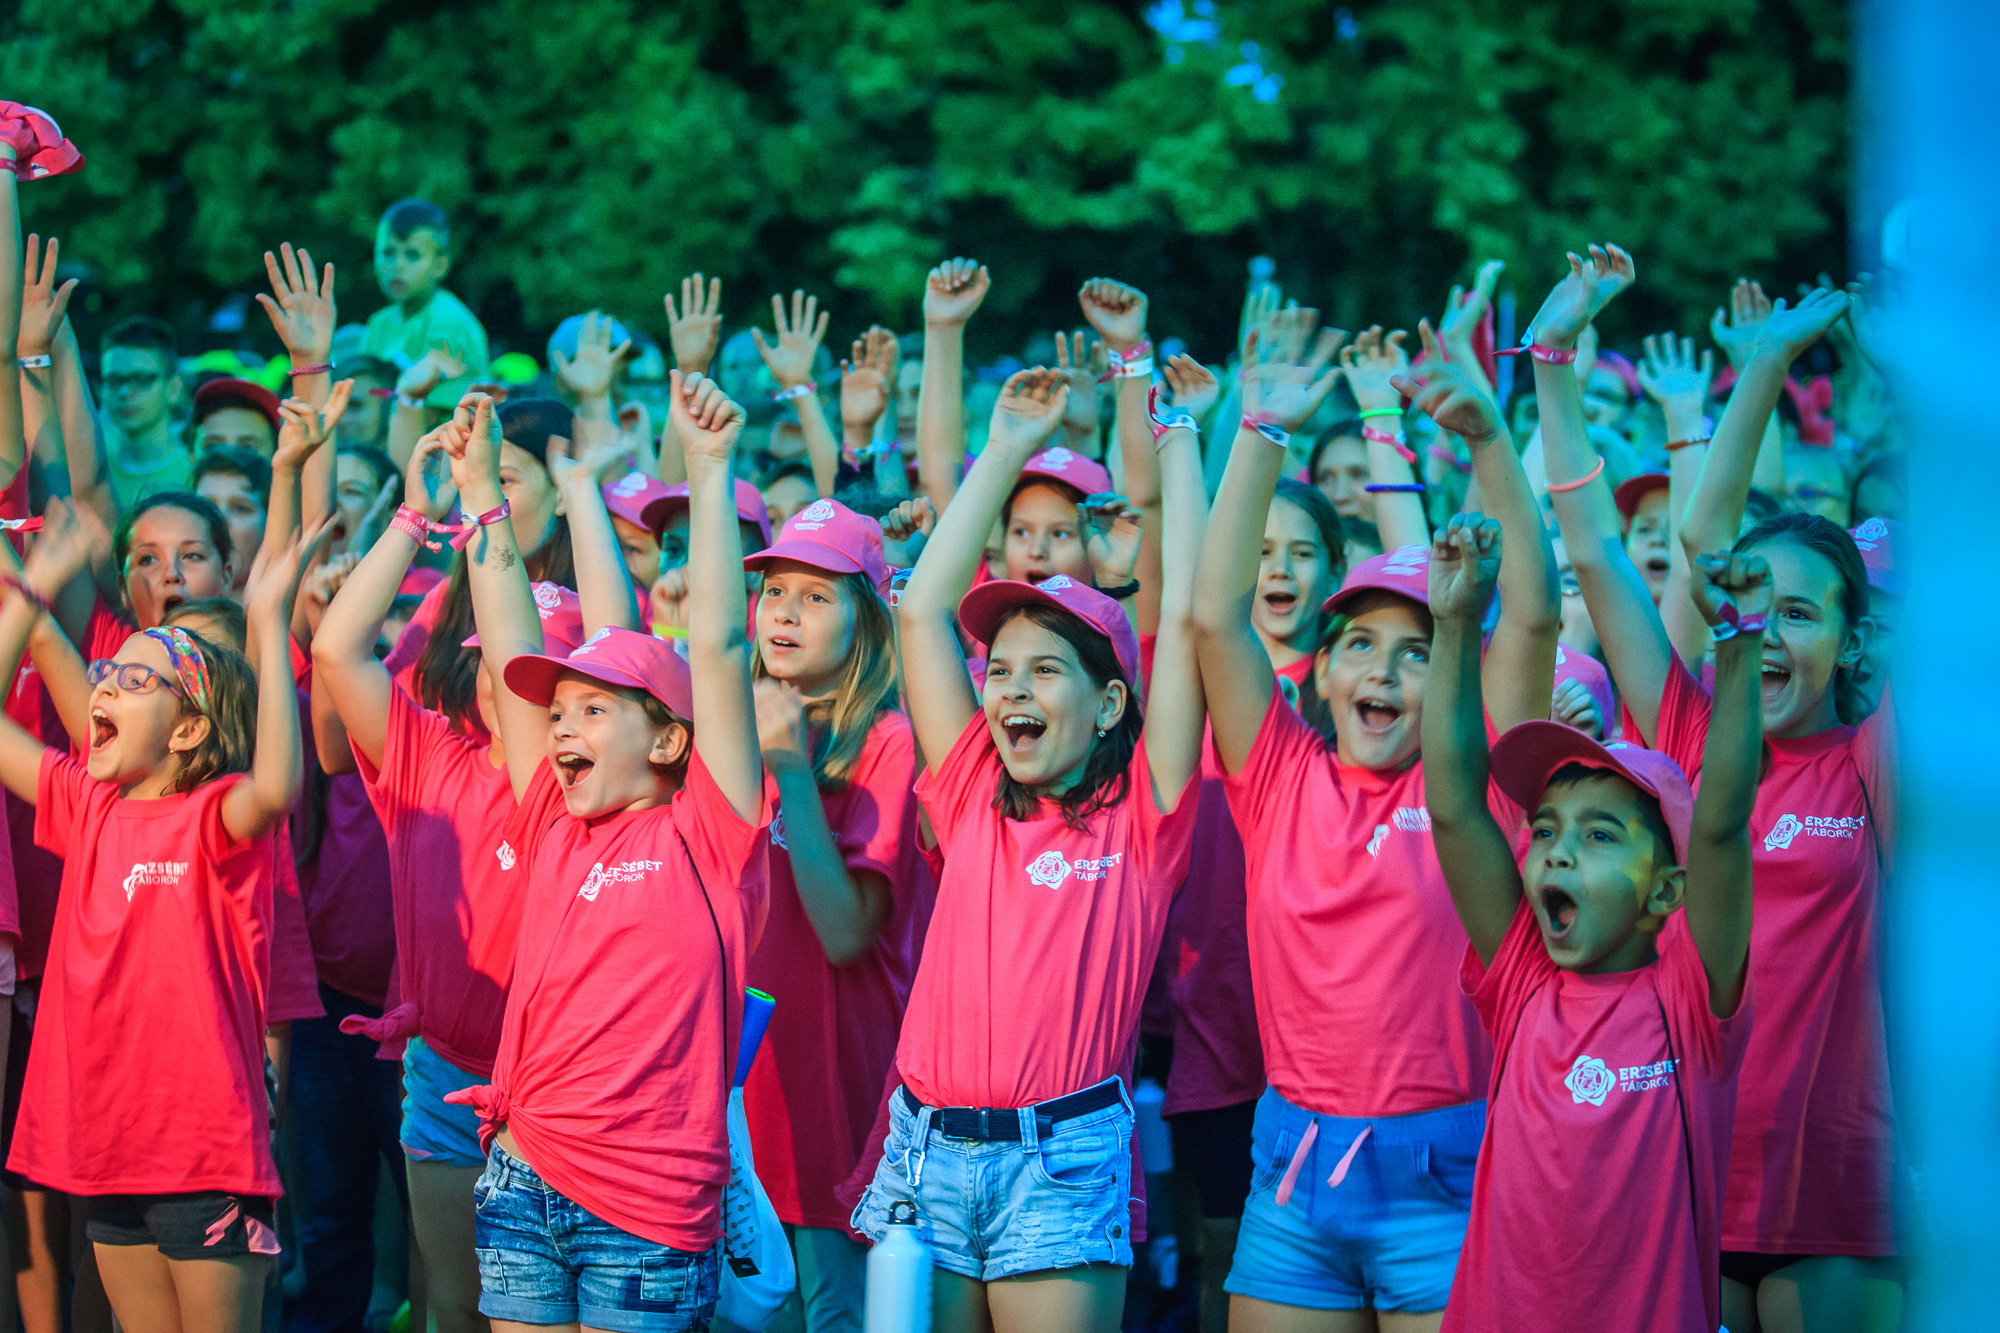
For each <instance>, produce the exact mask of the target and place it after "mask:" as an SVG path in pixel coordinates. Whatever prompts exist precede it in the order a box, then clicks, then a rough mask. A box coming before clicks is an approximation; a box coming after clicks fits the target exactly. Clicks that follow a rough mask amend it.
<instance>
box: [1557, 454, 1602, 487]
mask: <svg viewBox="0 0 2000 1333" xmlns="http://www.w3.org/2000/svg"><path fill="white" fill-rule="evenodd" d="M1603 473H1604V460H1603V459H1602V458H1600V459H1598V460H1597V466H1596V467H1594V468H1592V469H1591V470H1590V471H1588V472H1586V473H1584V474H1583V475H1582V476H1580V477H1578V478H1577V479H1576V480H1575V481H1565V482H1561V483H1557V482H1553V481H1552V482H1550V483H1549V494H1550V495H1562V494H1564V493H1565V492H1568V491H1577V490H1582V489H1583V488H1584V487H1585V486H1588V485H1590V483H1591V482H1593V481H1596V480H1597V479H1598V477H1600V476H1602V475H1603Z"/></svg>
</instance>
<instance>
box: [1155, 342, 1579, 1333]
mask: <svg viewBox="0 0 2000 1333" xmlns="http://www.w3.org/2000/svg"><path fill="white" fill-rule="evenodd" d="M1422 333H1423V337H1424V343H1425V348H1426V351H1427V352H1428V353H1429V355H1428V356H1427V357H1426V359H1425V364H1424V365H1423V366H1422V367H1420V368H1419V369H1418V370H1417V371H1416V372H1415V373H1413V374H1394V375H1389V374H1383V372H1382V370H1381V363H1382V362H1384V361H1385V360H1391V361H1393V362H1394V364H1395V365H1396V366H1397V367H1402V366H1406V365H1407V362H1406V361H1405V360H1404V359H1403V358H1402V356H1401V351H1400V348H1398V347H1397V346H1396V343H1397V339H1396V338H1394V337H1393V336H1392V337H1391V338H1389V339H1387V340H1383V339H1381V338H1380V336H1379V332H1376V333H1375V334H1373V335H1371V336H1369V337H1367V338H1366V339H1365V341H1364V345H1363V347H1362V349H1361V351H1360V353H1359V354H1354V349H1349V352H1350V354H1349V355H1348V356H1346V357H1344V358H1343V362H1342V368H1341V369H1339V370H1329V371H1326V372H1325V373H1324V374H1321V373H1320V372H1321V371H1322V369H1323V368H1324V367H1325V366H1326V364H1327V362H1328V361H1329V359H1330V358H1331V356H1332V353H1333V351H1334V349H1335V347H1336V346H1337V344H1338V338H1337V335H1335V334H1331V333H1329V334H1327V335H1323V337H1322V339H1321V343H1320V346H1319V348H1318V350H1317V351H1316V352H1315V354H1314V356H1313V357H1312V359H1311V360H1309V361H1307V362H1306V363H1305V364H1304V365H1303V366H1294V365H1286V364H1282V363H1280V362H1277V361H1275V360H1273V359H1272V358H1271V356H1270V354H1269V353H1268V352H1267V351H1263V350H1262V349H1253V354H1252V356H1251V358H1250V361H1249V364H1248V367H1247V370H1246V373H1245V375H1244V407H1245V409H1246V413H1247V415H1245V417H1244V418H1243V423H1242V425H1241V426H1240V428H1239V430H1238V432H1237V436H1236V441H1235V443H1234V445H1233V446H1232V447H1231V449H1230V453H1229V463H1228V467H1227V470H1226V471H1225V473H1224V476H1223V480H1222V487H1221V490H1220V491H1219V492H1218V494H1217V496H1216V502H1215V513H1214V517H1213V521H1212V523H1211V526H1210V528H1209V532H1210V539H1209V541H1208V542H1207V544H1206V545H1205V547H1204V548H1203V550H1202V552H1201V560H1200V572H1199V574H1198V575H1197V579H1196V585H1195V600H1194V613H1195V625H1196V630H1197V633H1198V636H1199V640H1198V641H1199V643H1200V652H1201V672H1202V684H1203V688H1204V690H1205V692H1206V694H1207V698H1208V707H1209V716H1210V720H1211V725H1212V727H1213V729H1214V737H1215V744H1214V750H1215V754H1216V756H1217V758H1218V759H1219V760H1220V763H1221V768H1222V770H1223V773H1224V775H1225V776H1224V787H1225V790H1226V793H1227V796H1228V803H1229V808H1230V811H1231V813H1232V814H1233V816H1234V818H1235V823H1236V826H1237V828H1238V829H1240V830H1241V833H1242V841H1243V845H1244V849H1245V861H1246V864H1245V875H1246V883H1247V888H1246V899H1247V914H1246V915H1247V926H1248V937H1249V942H1248V950H1249V965H1250V972H1251V977H1252V981H1253V983H1254V993H1255V1004H1256V1015H1257V1032H1258V1036H1259V1038H1260V1041H1261V1045H1262V1049H1263V1055H1264V1064H1265V1071H1266V1074H1267V1076H1268V1078H1269V1086H1268V1088H1267V1089H1265V1091H1264V1094H1263V1097H1262V1099H1261V1100H1260V1101H1259V1103H1258V1105H1257V1108H1256V1114H1255V1123H1254V1125H1253V1128H1252V1136H1251V1161H1252V1170H1253V1177H1252V1180H1251V1184H1250V1190H1249V1197H1248V1200H1247V1202H1246V1203H1245V1205H1244V1207H1243V1220H1242V1224H1241V1227H1240V1229H1239V1231H1238V1234H1237V1241H1236V1248H1235V1251H1234V1258H1233V1263H1232V1265H1231V1271H1230V1275H1229V1278H1228V1281H1227V1282H1226V1284H1225V1286H1226V1289H1227V1290H1228V1292H1229V1293H1231V1295H1232V1297H1233V1299H1232V1301H1231V1303H1230V1311H1229V1314H1230V1320H1229V1322H1230V1327H1231V1328H1232V1329H1236V1330H1238V1333H1243V1330H1250V1331H1251V1333H1270V1331H1272V1330H1282V1329H1294V1330H1296V1329H1312V1330H1324V1331H1325V1333H1335V1331H1338V1333H1347V1331H1348V1330H1360V1329H1364V1328H1376V1327H1379V1328H1383V1329H1396V1330H1399V1333H1400V1331H1404V1330H1409V1331H1414V1330H1425V1329H1435V1328H1436V1327H1437V1326H1438V1324H1439V1322H1440V1321H1441V1319H1442V1318H1443V1310H1444V1306H1445V1301H1446V1298H1447V1297H1448V1295H1449V1294H1450V1290H1451V1283H1452V1276H1453V1271H1454V1266H1455V1264H1456V1262H1457V1257H1458V1251H1459V1246H1460V1243H1461V1241H1462V1240H1463V1238H1464V1234H1465V1227H1466V1223H1467V1220H1468V1218H1469V1217H1470V1211H1471V1201H1472V1200H1471V1189H1472V1172H1473V1165H1474V1162H1475V1160H1476V1157H1477V1152H1478V1147H1479V1142H1480V1135H1481V1131H1482V1127H1483V1124H1484V1119H1485V1103H1484V1101H1483V1097H1484V1095H1485V1091H1486V1081H1487V1074H1488V1066H1489V1065H1490V1063H1491V1059H1492V1051H1491V1044H1490V1043H1489V1042H1488V1040H1487V1038H1486V1037H1485V1035H1484V1033H1483V1032H1482V1031H1481V1029H1480V1026H1479V1020H1478V1016H1477V1014H1476V1013H1475V1012H1474V1011H1473V1009H1472V1007H1471V1005H1470V1004H1469V1003H1468V1002H1467V1001H1466V999H1465V997H1464V996H1463V995H1462V994H1461V993H1460V991H1459V989H1458V974H1459V966H1460V963H1461V961H1462V959H1463V955H1464V953H1465V942H1466V936H1465V930H1464V928H1463V926H1461V925H1460V924H1459V920H1458V915H1457V912H1456V910H1455V909H1454V908H1453V906H1452V901H1451V896H1450V893H1449V891H1448V890H1447V888H1446V885H1445V881H1444V875H1443V871H1442V870H1441V869H1440V868H1439V865H1438V860H1437V852H1436V849H1435V848H1434V847H1433V845H1432V843H1431V839H1430V835H1429V821H1428V819H1427V817H1426V816H1425V813H1424V776H1423V765H1422V757H1421V754H1420V752H1419V747H1420V745H1421V734H1422V733H1421V725H1422V717H1423V706H1424V685H1425V680H1426V677H1427V674H1428V663H1429V655H1430V642H1431V629H1432V625H1431V617H1430V611H1429V608H1428V589H1427V586H1426V583H1425V569H1426V562H1427V558H1428V554H1427V553H1428V548H1427V547H1424V546H1417V545H1414V544H1412V545H1406V546H1402V547H1398V548H1397V549H1394V550H1392V551H1390V552H1389V553H1388V554H1386V555H1382V556H1378V557H1376V558H1374V559H1371V560H1368V561H1365V562H1363V563H1362V564H1360V565H1357V566H1356V567H1355V568H1354V569H1352V570H1350V571H1349V572H1348V574H1347V577H1346V579H1345V581H1344V582H1343V583H1342V584H1341V586H1340V588H1339V590H1338V591H1337V592H1334V593H1333V595H1332V596H1331V597H1328V598H1326V599H1325V602H1324V605H1322V606H1321V607H1319V608H1316V609H1317V610H1319V611H1320V612H1321V613H1323V614H1331V615H1334V616H1335V617H1336V618H1337V626H1338V628H1337V630H1336V632H1335V633H1334V635H1333V636H1332V637H1331V638H1329V639H1327V640H1326V641H1324V642H1322V643H1321V644H1319V645H1318V648H1317V651H1316V652H1315V653H1314V654H1313V656H1312V657H1311V658H1310V659H1308V660H1309V661H1311V662H1312V664H1313V669H1312V675H1311V677H1310V685H1309V690H1310V694H1311V696H1312V699H1313V706H1314V707H1316V708H1319V709H1322V710H1323V715H1324V716H1326V717H1328V718H1330V720H1331V723H1332V726H1331V731H1332V739H1331V741H1329V740H1328V739H1327V737H1326V736H1325V735H1323V734H1322V733H1321V731H1320V730H1318V729H1316V728H1315V727H1314V726H1312V725H1311V724H1310V723H1309V722H1308V721H1306V720H1305V719H1303V718H1301V717H1300V716H1299V714H1298V713H1296V712H1295V711H1294V710H1293V709H1292V707H1290V706H1289V705H1288V704H1287V702H1286V698H1285V695H1284V694H1283V692H1282V691H1281V690H1280V688H1279V683H1278V672H1277V670H1276V669H1275V667H1274V664H1275V658H1274V655H1273V654H1272V653H1271V652H1270V651H1269V649H1268V647H1267V645H1266V642H1265V641H1264V639H1263V636H1262V635H1261V634H1260V633H1259V632H1258V627H1257V625H1256V623H1255V615H1256V610H1255V607H1256V603H1257V601H1258V600H1259V593H1260V591H1261V590H1262V588H1263V587H1264V586H1265V585H1264V583H1263V582H1262V580H1263V579H1264V578H1265V577H1266V575H1265V574H1264V573H1263V572H1261V571H1260V568H1259V565H1260V554H1259V552H1258V549H1257V547H1256V545H1255V543H1254V541H1253V538H1252V534H1254V533H1256V532H1258V531H1259V527H1260V524H1262V523H1264V522H1266V519H1265V515H1266V514H1267V512H1268V511H1269V510H1271V509H1272V508H1274V506H1273V503H1272V498H1273V494H1274V491H1275V490H1276V486H1277V482H1278V473H1279V471H1280V469H1281V468H1282V467H1283V466H1284V464H1285V458H1286V454H1285V448H1284V445H1285V442H1286V440H1287V438H1288V436H1287V432H1289V431H1291V430H1294V429H1296V428H1297V427H1298V426H1299V425H1300V424H1301V423H1303V422H1304V421H1305V420H1306V419H1307V418H1309V417H1310V416H1311V415H1312V413H1313V410H1314V409H1315V408H1316V407H1317V406H1318V405H1319V403H1320V401H1321V400H1322V399H1323V398H1324V397H1325V396H1326V394H1327V393H1328V391H1330V390H1331V388H1332V387H1333V383H1334V380H1335V378H1336V377H1337V376H1340V375H1346V376H1348V377H1349V378H1350V379H1353V378H1355V377H1356V376H1357V375H1358V376H1360V377H1361V378H1362V379H1363V380H1364V381H1365V382H1364V384H1363V385H1362V386H1361V388H1360V389H1359V390H1358V391H1357V397H1358V398H1359V399H1360V400H1361V401H1362V403H1363V404H1364V406H1366V405H1368V404H1371V403H1373V402H1375V401H1377V399H1376V394H1375V385H1374V383H1373V379H1374V377H1375V376H1377V375H1381V376H1382V380H1383V387H1384V388H1385V389H1386V391H1387V392H1388V393H1389V394H1390V395H1392V396H1394V398H1395V401H1396V403H1397V406H1396V407H1393V408H1391V407H1381V408H1371V409H1370V410H1375V411H1381V412H1383V413H1385V414H1386V415H1387V416H1392V417H1396V418H1400V417H1401V415H1402V412H1403V410H1404V409H1403V407H1402V406H1401V405H1402V404H1403V402H1404V401H1405V399H1406V398H1414V399H1415V402H1414V406H1415V407H1416V408H1417V409H1418V410H1420V411H1423V412H1425V413H1427V414H1428V415H1429V416H1431V417H1432V418H1433V419H1434V420H1436V422H1437V423H1438V425H1439V426H1440V427H1441V428H1443V429H1446V430H1450V431H1454V432H1456V433H1458V434H1460V435H1462V436H1463V437H1464V438H1465V439H1466V441H1467V444H1468V445H1469V447H1470V448H1471V451H1472V461H1473V469H1474V475H1475V477H1476V479H1477V482H1478V485H1479V489H1480V494H1481V496H1482V497H1483V499H1484V503H1485V504H1486V505H1487V506H1488V508H1489V510H1491V511H1492V512H1494V513H1495V514H1496V515H1497V516H1498V517H1499V518H1500V520H1501V522H1502V523H1503V524H1504V525H1505V526H1506V527H1507V529H1508V536H1509V538H1510V542H1509V545H1508V546H1507V548H1506V555H1505V563H1504V564H1503V567H1502V569H1501V574H1500V578H1501V583H1502V586H1503V588H1504V596H1503V600H1502V605H1503V608H1504V609H1503V612H1502V614H1501V618H1500V622H1499V625H1498V626H1497V628H1496V629H1495V630H1494V633H1493V638H1492V642H1491V646H1490V647H1489V649H1488V651H1487V653H1486V659H1485V666H1484V671H1483V675H1484V678H1485V681H1486V686H1487V688H1486V698H1487V700H1488V702H1489V707H1490V709H1491V711H1492V714H1493V717H1494V720H1495V723H1496V724H1497V725H1499V726H1502V727H1505V726H1509V725H1512V724H1513V723H1515V722H1519V721H1525V720H1528V719H1530V718H1546V717H1547V716H1548V713H1549V700H1550V693H1551V689H1552V677H1553V672H1554V664H1555V647H1556V643H1555V640H1556V632H1557V625H1558V609H1557V608H1558V598H1557V593H1556V583H1555V570H1554V558H1553V555H1552V554H1551V552H1550V550H1549V548H1548V543H1547V540H1546V538H1545V537H1544V536H1543V530H1542V523H1541V518H1540V516H1539V514H1538V513H1537V512H1536V509H1535V503H1534V498H1533V496H1532V495H1531V494H1530V492H1529V490H1528V483H1527V479H1526V477H1525V476H1523V474H1522V472H1521V468H1520V464H1519V461H1518V460H1517V459H1516V457H1515V454H1514V449H1513V445H1512V442H1511V441H1510V440H1509V439H1508V437H1507V433H1506V429H1505V427H1504V426H1503V425H1502V424H1501V422H1500V417H1499V412H1498V409H1497V408H1496V407H1495V406H1494V404H1493V402H1492V400H1491V399H1490V398H1489V397H1487V396H1486V394H1485V393H1484V392H1483V391H1482V390H1481V389H1480V388H1479V387H1478V385H1477V384H1476V383H1475V382H1473V381H1472V380H1470V379H1469V378H1468V377H1467V376H1466V374H1465V372H1464V370H1463V369H1461V368H1460V367H1458V366H1456V365H1447V364H1445V363H1444V361H1443V357H1442V355H1441V353H1440V350H1439V348H1438V346H1437V340H1436V338H1435V336H1434V335H1433V334H1432V333H1431V330H1430V327H1429V325H1428V324H1426V325H1424V326H1423V327H1422ZM1385 348H1386V349H1391V351H1393V356H1391V354H1390V351H1385V350H1383V349H1385ZM1381 433H1382V434H1383V435H1384V436H1388V435H1389V432H1387V431H1384V432H1381ZM1370 443H1371V444H1373V443H1375V442H1374V441H1371V442H1370ZM1383 447H1384V448H1385V449H1387V448H1388V447H1389V446H1383ZM1405 467H1407V465H1405ZM1383 498H1384V499H1386V500H1394V501H1397V502H1405V501H1408V500H1410V499H1412V498H1413V497H1412V496H1411V495H1409V494H1408V493H1403V492H1397V493H1390V494H1387V495H1385V496H1384V497H1383ZM1378 512H1383V513H1384V515H1385V517H1386V515H1387V513H1388V512H1390V507H1389V506H1388V505H1383V506H1380V507H1379V509H1378ZM1409 521H1413V522H1416V523H1421V521H1422V520H1421V513H1420V511H1419V512H1418V513H1416V514H1413V515H1411V516H1410V519H1409ZM1264 531H1266V532H1268V531H1269V528H1268V527H1265V528H1264ZM1515 539H1517V540H1515ZM1267 540H1268V539H1267ZM1494 802H1495V808H1496V814H1499V815H1500V817H1501V822H1502V825H1503V827H1510V828H1514V827H1518V824H1519V812H1518V811H1511V809H1510V808H1508V807H1507V805H1506V802H1504V800H1501V799H1500V798H1498V797H1495V798H1494ZM1510 820H1511V821H1512V822H1511V823H1510V822H1509V821H1510ZM1176 1059H1178V1052H1177V1053H1176Z"/></svg>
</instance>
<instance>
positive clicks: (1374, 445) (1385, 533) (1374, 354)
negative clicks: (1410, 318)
mask: <svg viewBox="0 0 2000 1333" xmlns="http://www.w3.org/2000/svg"><path fill="white" fill-rule="evenodd" d="M1405 336H1406V335H1405V334H1404V333H1403V331H1402V330H1401V329H1397V330H1396V331H1395V332H1394V333H1391V334H1390V335H1388V336H1387V337H1386V338H1385V337H1383V336H1382V328H1381V326H1380V325H1376V326H1375V327H1374V328H1371V329H1368V330H1366V331H1365V332H1363V333H1362V334H1360V336H1358V337H1356V338H1355V340H1354V343H1353V345H1352V346H1350V347H1347V348H1345V349H1343V350H1342V352H1341V354H1340V370H1341V374H1342V375H1344V376H1346V378H1347V386H1348V388H1349V389H1351V390H1353V393H1354V401H1355V402H1357V403H1359V404H1360V405H1361V411H1362V413H1363V416H1362V428H1363V430H1364V431H1365V432H1366V433H1367V435H1369V436H1373V435H1381V436H1384V437H1393V438H1394V439H1395V440H1398V441H1400V440H1401V439H1402V437H1403V417H1402V414H1403V396H1402V394H1401V392H1400V391H1398V390H1397V388H1396V386H1395V384H1394V382H1393V381H1394V379H1395V377H1396V376H1398V375H1401V374H1403V373H1405V372H1406V371H1408V370H1409V367H1410V358H1409V354H1408V353H1406V352H1405V351H1404V350H1403V338H1404V337H1405ZM1378 412H1380V413H1387V414H1389V415H1384V416H1375V415H1372V414H1373V413H1378ZM1364 442H1365V443H1366V444H1367V446H1368V483H1369V485H1371V486H1409V485H1413V484H1415V482H1416V480H1417V472H1416V465H1415V464H1413V463H1411V462H1409V461H1408V460H1407V459H1405V458H1404V457H1403V456H1402V454H1401V453H1400V452H1398V448H1399V446H1398V445H1397V444H1396V443H1392V442H1391V441H1390V439H1388V438H1384V439H1364ZM1401 447H1404V448H1407V447H1408V446H1407V445H1404V446H1401ZM1375 526H1376V528H1377V529H1378V530H1379V531H1380V532H1381V534H1382V549H1383V550H1385V551H1393V550H1395V549H1397V548H1398V547H1401V546H1423V545H1428V544H1429V543H1430V539H1431V529H1430V523H1429V521H1428V520H1427V519H1426V518H1425V517H1424V501H1423V497H1422V496H1421V495H1418V494H1417V493H1416V492H1414V491H1378V492H1376V494H1375Z"/></svg>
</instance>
